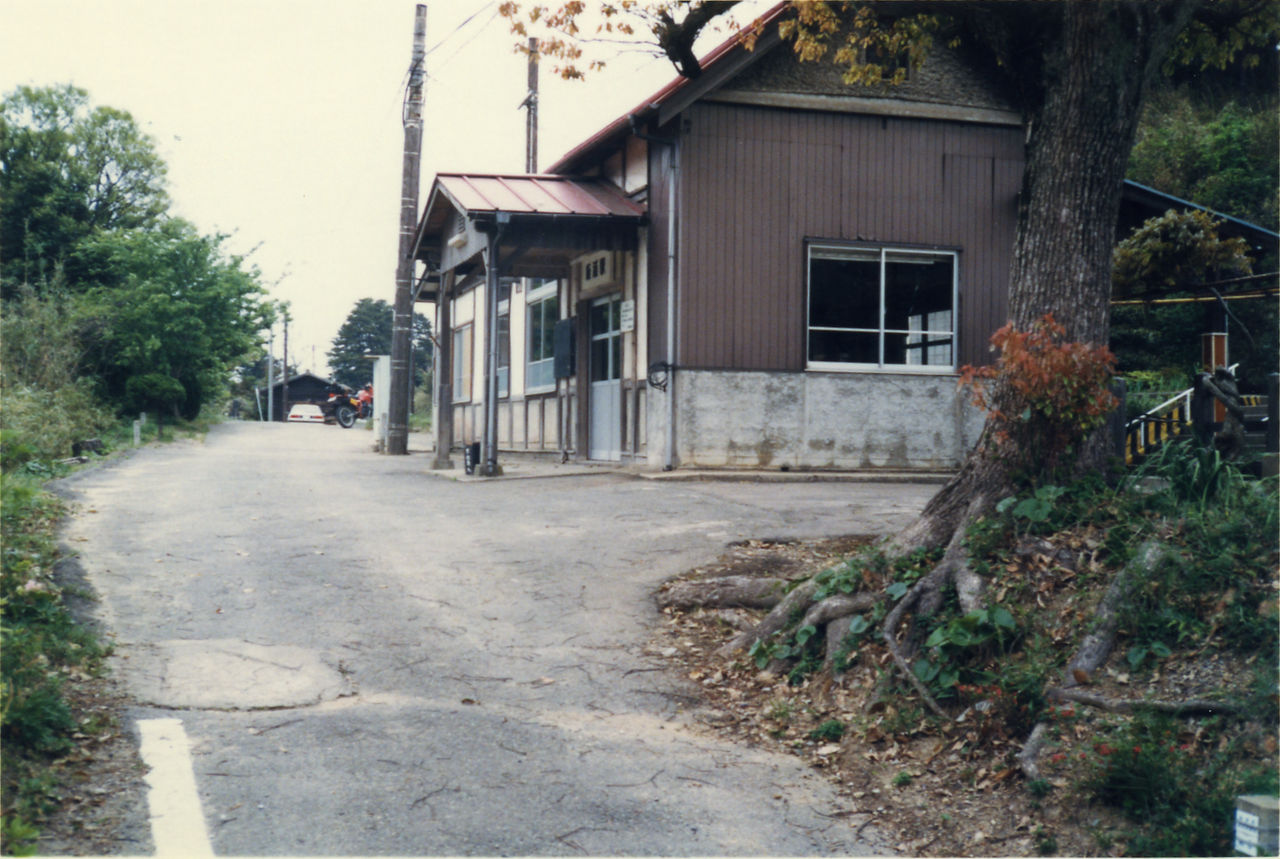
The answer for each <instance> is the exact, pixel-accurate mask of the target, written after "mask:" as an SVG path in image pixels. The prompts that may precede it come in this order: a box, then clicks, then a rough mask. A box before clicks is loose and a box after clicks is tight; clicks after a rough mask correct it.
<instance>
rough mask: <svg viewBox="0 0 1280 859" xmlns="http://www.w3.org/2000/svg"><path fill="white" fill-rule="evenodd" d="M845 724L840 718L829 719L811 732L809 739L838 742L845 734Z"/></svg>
mask: <svg viewBox="0 0 1280 859" xmlns="http://www.w3.org/2000/svg"><path fill="white" fill-rule="evenodd" d="M844 730H845V725H844V722H841V721H840V720H839V719H828V720H827V721H825V722H823V723H822V724H821V725H819V726H818V727H816V728H814V729H813V730H812V731H810V732H809V739H811V740H815V741H817V742H820V743H838V742H839V741H840V739H841V738H842V737H843V736H844Z"/></svg>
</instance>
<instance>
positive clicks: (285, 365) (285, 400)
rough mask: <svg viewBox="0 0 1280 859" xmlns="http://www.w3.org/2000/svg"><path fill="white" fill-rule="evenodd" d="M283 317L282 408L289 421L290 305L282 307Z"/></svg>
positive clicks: (285, 417) (282, 305)
mask: <svg viewBox="0 0 1280 859" xmlns="http://www.w3.org/2000/svg"><path fill="white" fill-rule="evenodd" d="M280 311H281V315H282V317H283V319H282V321H283V322H284V360H283V361H282V362H281V369H280V408H281V411H282V412H283V413H284V419H285V420H288V419H289V305H288V304H283V303H282V304H281V305H280Z"/></svg>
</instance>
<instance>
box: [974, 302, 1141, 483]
mask: <svg viewBox="0 0 1280 859" xmlns="http://www.w3.org/2000/svg"><path fill="white" fill-rule="evenodd" d="M1065 334H1066V329H1064V328H1063V327H1062V326H1061V325H1059V324H1058V323H1057V322H1055V321H1054V319H1053V315H1052V314H1045V316H1044V317H1043V318H1042V319H1040V320H1039V321H1038V322H1036V323H1035V324H1034V325H1032V326H1031V330H1029V331H1019V330H1017V329H1015V328H1014V327H1013V323H1012V322H1010V323H1008V324H1006V325H1004V326H1003V327H1002V328H1000V330H999V331H997V332H996V333H995V334H992V335H991V344H992V346H993V347H994V348H996V349H998V350H999V351H1000V357H999V358H998V359H997V360H996V363H995V364H994V365H990V366H985V367H973V366H969V365H966V366H965V367H963V368H962V370H961V375H960V383H961V384H962V385H967V386H968V387H970V388H971V389H972V391H973V402H974V404H975V405H976V406H978V407H979V408H981V409H983V410H984V411H986V412H987V413H988V414H989V416H990V418H991V420H992V421H993V422H994V440H995V443H996V444H997V445H999V446H1000V447H1001V449H1002V450H1003V451H1004V452H1005V453H1006V454H1007V455H1008V456H1010V457H1014V464H1015V468H1017V469H1021V470H1024V471H1026V472H1027V473H1028V474H1029V476H1032V477H1034V476H1037V475H1040V474H1052V473H1054V472H1055V471H1057V470H1058V469H1061V468H1062V467H1063V466H1065V465H1067V464H1069V459H1070V457H1071V456H1072V455H1073V454H1074V453H1075V452H1076V448H1077V446H1078V445H1079V443H1080V442H1081V441H1082V440H1083V439H1084V438H1085V437H1086V436H1088V435H1089V433H1091V432H1092V431H1093V430H1095V429H1097V428H1099V427H1101V426H1102V425H1103V424H1104V423H1105V422H1106V420H1107V416H1108V415H1109V414H1110V412H1111V411H1112V410H1113V409H1114V408H1115V407H1116V398H1115V396H1114V395H1113V394H1112V393H1111V392H1110V391H1109V390H1107V383H1108V381H1109V380H1110V378H1111V374H1112V371H1113V370H1114V368H1115V356H1114V355H1112V354H1111V351H1110V350H1109V349H1108V348H1107V347H1106V346H1096V347H1092V346H1089V345H1087V344H1084V343H1071V342H1063V339H1062V338H1063V336H1064V335H1065Z"/></svg>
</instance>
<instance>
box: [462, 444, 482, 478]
mask: <svg viewBox="0 0 1280 859" xmlns="http://www.w3.org/2000/svg"><path fill="white" fill-rule="evenodd" d="M479 462H480V442H478V441H476V442H472V443H471V444H469V445H467V446H466V447H464V448H463V449H462V465H463V467H464V468H465V469H466V470H467V474H475V473H476V464H477V463H479Z"/></svg>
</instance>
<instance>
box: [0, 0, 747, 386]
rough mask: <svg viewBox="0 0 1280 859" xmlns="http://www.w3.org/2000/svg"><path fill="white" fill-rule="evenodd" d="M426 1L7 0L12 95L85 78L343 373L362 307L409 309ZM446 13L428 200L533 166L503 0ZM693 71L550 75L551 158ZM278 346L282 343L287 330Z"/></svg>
mask: <svg viewBox="0 0 1280 859" xmlns="http://www.w3.org/2000/svg"><path fill="white" fill-rule="evenodd" d="M414 7H415V3H414V0H361V2H357V0H0V93H8V92H10V91H12V90H13V89H14V88H15V87H16V86H18V85H20V84H30V85H34V86H45V85H52V84H62V83H74V84H75V85H77V86H80V87H82V88H84V89H86V90H88V92H89V96H90V101H91V104H93V105H110V106H112V107H116V108H120V109H122V110H127V111H129V112H130V113H131V114H132V115H133V118H134V120H135V121H136V122H137V123H138V125H139V126H140V127H141V128H142V129H143V130H144V131H146V132H147V133H148V134H149V135H151V137H152V138H153V140H154V142H155V144H156V149H157V151H158V152H159V154H160V155H161V157H163V158H164V159H165V161H166V162H167V163H168V166H169V191H170V194H171V196H172V199H173V201H174V208H173V211H174V212H175V214H178V215H180V216H181V217H184V218H186V219H188V220H190V221H192V222H194V223H195V224H196V226H197V227H198V228H199V229H200V230H201V231H202V232H205V233H212V232H222V233H229V234H232V236H233V237H232V239H231V240H230V241H229V243H228V248H229V249H230V250H231V251H232V252H235V253H248V252H249V251H251V250H252V251H253V252H252V255H251V256H250V260H251V262H253V263H255V264H256V265H257V266H258V267H259V268H260V269H261V270H262V273H263V275H264V278H263V280H264V282H265V283H266V284H268V285H269V287H270V290H271V294H272V296H273V297H274V298H277V299H282V300H286V301H288V302H290V304H291V312H292V316H293V319H294V321H293V324H291V325H290V329H289V341H290V342H289V355H290V361H291V362H293V363H295V364H296V365H297V366H298V367H299V368H301V369H304V370H307V369H311V370H315V371H316V372H318V373H321V374H322V375H323V374H327V367H326V365H325V358H324V353H325V352H326V351H327V350H328V349H329V347H330V344H331V341H332V340H333V337H334V336H335V335H336V334H337V331H338V327H339V326H340V325H341V324H342V322H343V320H344V319H345V318H346V316H347V313H348V312H349V311H350V310H351V308H352V306H353V305H354V304H355V302H356V301H357V300H359V299H360V298H364V297H369V298H382V299H385V300H386V301H387V302H388V303H392V302H394V296H395V267H396V252H397V241H398V238H397V237H398V232H399V217H400V210H399V204H400V176H401V160H402V152H403V144H404V132H403V129H402V127H401V124H400V115H401V105H402V101H403V97H404V85H405V83H406V80H407V77H406V73H407V70H408V67H409V61H410V55H411V53H412V46H413V19H414ZM427 7H428V12H427V40H426V41H427V48H428V50H429V51H431V53H429V55H428V57H427V64H426V65H427V75H428V80H427V87H426V108H425V127H424V133H423V149H422V165H421V166H422V196H421V199H420V201H419V206H420V207H421V205H423V204H425V202H426V193H427V192H428V190H429V189H430V183H431V179H432V177H433V176H434V175H435V174H436V173H437V172H455V171H473V172H488V173H498V172H522V171H523V169H524V122H525V115H524V111H522V110H519V109H518V106H519V104H520V103H521V101H522V100H523V99H524V95H525V80H526V63H525V58H524V57H523V55H520V54H517V53H515V52H514V50H513V48H514V45H515V42H516V41H517V37H515V36H513V35H511V34H510V32H509V30H508V25H507V23H506V21H505V20H504V19H502V18H501V17H500V16H498V15H497V8H498V3H497V2H485V0H447V1H446V0H435V2H429V3H428V4H427ZM477 12H478V13H479V14H476V15H475V18H474V19H473V20H472V21H471V22H470V23H467V24H465V25H463V22H464V21H465V20H466V19H467V18H468V17H469V16H471V15H472V14H474V13H477ZM721 38H723V36H716V37H714V38H712V39H710V40H709V41H710V45H714V43H715V42H716V41H719V39H721ZM710 45H708V46H710ZM433 49H434V50H433ZM705 49H706V47H703V46H701V45H700V47H699V50H705ZM674 74H675V72H674V70H673V69H672V67H671V66H670V64H669V63H667V62H666V61H665V60H663V59H660V58H649V57H646V55H645V54H643V53H640V52H632V53H625V54H621V55H619V56H617V57H615V58H614V59H612V60H611V61H610V62H609V66H608V68H607V69H606V70H605V71H604V72H602V73H600V74H598V75H595V76H593V77H592V78H591V79H590V80H589V81H588V82H587V83H585V84H584V83H578V82H565V81H562V80H559V79H558V78H555V77H553V75H552V74H551V72H550V69H549V68H544V69H543V72H542V76H541V82H540V91H541V99H540V110H539V119H540V123H539V125H540V140H539V166H540V167H541V168H543V169H545V168H546V166H547V165H549V164H551V163H552V162H553V161H554V160H555V159H556V158H558V157H559V156H560V155H562V154H563V153H565V152H566V151H568V150H569V149H570V148H572V147H573V146H575V145H576V144H578V143H579V142H581V141H582V140H584V139H586V138H587V137H588V136H590V135H591V134H592V133H594V132H595V131H596V130H597V129H599V128H601V127H603V126H604V125H606V124H607V123H609V122H611V121H613V120H614V119H616V118H617V117H618V116H620V115H622V114H623V113H625V112H626V111H628V110H630V109H631V108H633V107H635V106H636V105H637V104H639V103H640V102H641V101H642V100H643V99H645V98H646V97H647V96H649V95H650V94H652V93H653V92H654V91H656V90H657V89H658V88H659V87H661V86H662V85H663V84H665V83H666V82H667V81H668V80H670V79H671V78H672V77H673V76H674ZM276 342H277V347H276V348H277V350H278V349H279V348H280V347H279V332H278V331H277V341H276ZM313 355H314V360H313Z"/></svg>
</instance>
